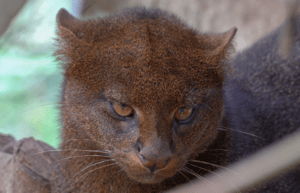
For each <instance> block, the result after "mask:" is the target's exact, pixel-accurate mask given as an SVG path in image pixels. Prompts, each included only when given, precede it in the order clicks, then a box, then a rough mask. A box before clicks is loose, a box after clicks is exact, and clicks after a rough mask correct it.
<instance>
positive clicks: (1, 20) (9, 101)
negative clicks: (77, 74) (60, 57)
mask: <svg viewBox="0 0 300 193" xmlns="http://www.w3.org/2000/svg"><path fill="white" fill-rule="evenodd" d="M286 2H287V0H264V1H261V0H251V1H250V0H246V1H245V0H29V1H26V0H2V1H0V133H5V134H11V135H13V136H14V137H15V138H16V139H21V138H24V137H29V136H33V137H34V138H35V139H39V140H42V141H45V142H46V143H48V144H50V145H52V146H54V147H58V144H59V129H60V124H59V111H58V109H57V107H58V105H57V102H59V91H60V84H61V82H62V75H61V69H60V66H59V63H58V62H56V61H55V58H54V57H53V56H52V54H53V52H54V51H55V49H56V47H55V44H56V43H55V30H56V24H55V16H56V13H57V12H58V10H59V9H60V8H62V7H64V8H65V9H67V10H68V11H69V12H70V13H72V14H73V15H74V16H76V17H78V18H81V19H83V20H89V19H95V18H99V17H100V18H101V17H105V16H109V15H111V14H113V13H115V12H120V11H121V10H122V9H123V8H125V7H133V6H146V7H158V8H161V9H163V10H166V11H169V12H172V13H174V14H176V15H177V16H178V17H179V18H181V19H182V20H183V21H184V22H186V23H188V25H189V26H191V27H192V28H195V29H197V30H198V31H201V32H215V33H218V32H223V31H227V30H229V29H231V28H232V27H234V26H236V27H237V28H238V32H237V36H236V38H235V47H236V50H237V51H240V50H242V49H245V48H247V47H248V46H249V45H251V44H252V43H253V42H254V41H256V40H258V39H259V38H260V37H262V36H263V35H265V34H267V33H269V32H270V31H272V30H273V29H275V28H276V27H278V26H279V25H280V24H281V23H282V22H283V21H284V20H285V17H286V14H287V13H286Z"/></svg>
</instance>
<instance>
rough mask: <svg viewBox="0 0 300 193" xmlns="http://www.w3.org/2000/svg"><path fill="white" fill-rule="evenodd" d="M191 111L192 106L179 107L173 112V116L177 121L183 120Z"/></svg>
mask: <svg viewBox="0 0 300 193" xmlns="http://www.w3.org/2000/svg"><path fill="white" fill-rule="evenodd" d="M192 113H193V108H184V107H181V108H179V109H178V110H177V111H176V112H175V118H176V119H177V120H179V121H184V120H186V119H187V118H189V117H190V116H191V115H192Z"/></svg>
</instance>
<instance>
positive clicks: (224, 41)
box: [202, 27, 237, 59]
mask: <svg viewBox="0 0 300 193" xmlns="http://www.w3.org/2000/svg"><path fill="white" fill-rule="evenodd" d="M236 31H237V28H236V27H234V28H232V29H230V30H229V31H227V32H224V33H220V34H204V35H203V36H202V41H203V40H204V44H206V45H207V46H206V48H207V51H209V52H208V55H209V56H213V57H215V58H216V59H217V58H220V57H221V58H222V57H226V56H227V55H228V52H229V50H230V49H232V48H233V46H232V39H233V38H234V36H235V34H236Z"/></svg>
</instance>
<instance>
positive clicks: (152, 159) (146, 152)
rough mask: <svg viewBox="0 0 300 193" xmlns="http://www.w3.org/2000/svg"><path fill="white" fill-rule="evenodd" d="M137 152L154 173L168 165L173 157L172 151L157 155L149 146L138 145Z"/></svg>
mask: <svg viewBox="0 0 300 193" xmlns="http://www.w3.org/2000/svg"><path fill="white" fill-rule="evenodd" d="M137 154H138V156H139V158H140V161H141V163H142V164H143V165H144V166H145V167H146V168H148V169H149V170H150V172H152V173H154V172H156V171H157V170H160V169H163V168H164V167H166V166H167V164H168V163H169V161H170V158H171V153H169V152H166V153H162V154H160V155H157V154H154V153H152V151H151V148H147V147H146V148H142V149H141V148H140V147H137Z"/></svg>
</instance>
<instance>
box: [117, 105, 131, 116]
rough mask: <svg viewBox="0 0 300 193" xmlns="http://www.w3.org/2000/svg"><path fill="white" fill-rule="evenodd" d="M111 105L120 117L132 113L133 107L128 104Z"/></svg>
mask: <svg viewBox="0 0 300 193" xmlns="http://www.w3.org/2000/svg"><path fill="white" fill-rule="evenodd" d="M112 107H113V109H114V111H115V113H117V114H118V115H119V116H121V117H128V116H130V115H131V114H132V113H133V109H132V108H131V107H130V106H127V105H124V104H120V103H113V104H112Z"/></svg>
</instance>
